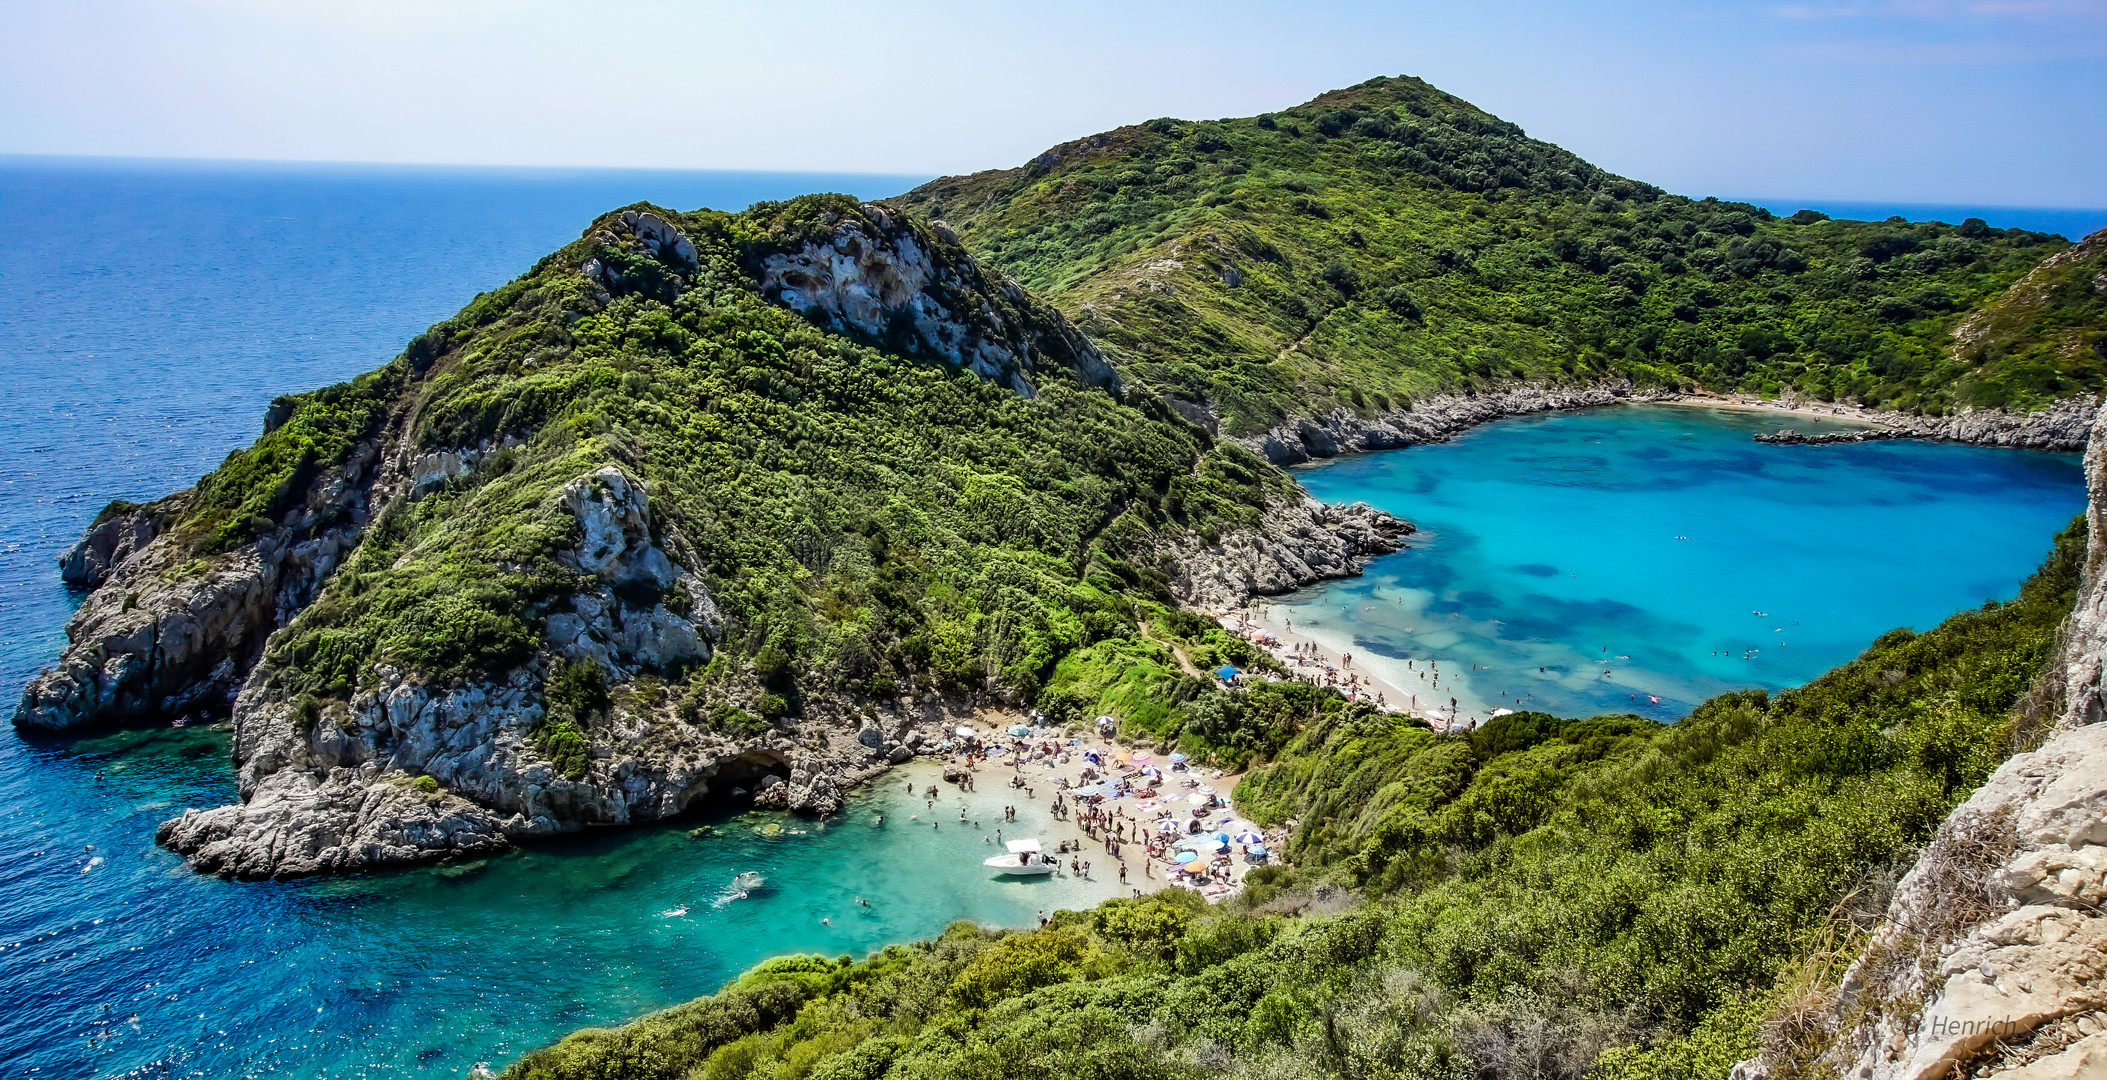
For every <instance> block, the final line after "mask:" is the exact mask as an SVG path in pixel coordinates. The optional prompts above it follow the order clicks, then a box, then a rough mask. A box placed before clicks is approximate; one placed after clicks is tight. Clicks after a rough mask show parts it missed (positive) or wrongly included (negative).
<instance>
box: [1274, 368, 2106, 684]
mask: <svg viewBox="0 0 2107 1080" xmlns="http://www.w3.org/2000/svg"><path fill="white" fill-rule="evenodd" d="M1788 425H1789V426H1791V427H1795V428H1798V429H1799V430H1802V431H1819V430H1824V429H1825V426H1826V425H1824V424H1822V422H1820V421H1817V420H1812V419H1809V418H1807V417H1804V416H1795V417H1787V418H1781V417H1779V416H1778V415H1777V414H1775V413H1769V412H1752V411H1746V410H1736V409H1717V408H1697V407H1691V406H1684V405H1620V406H1611V407H1608V408H1602V409H1592V410H1586V411H1581V412H1571V413H1557V414H1547V415H1540V416H1529V417H1517V418H1514V419H1509V420H1503V421H1500V422H1498V423H1494V424H1488V425H1485V426H1484V427H1480V428H1477V429H1474V430H1472V431H1470V432H1467V433H1465V434H1464V435H1463V436H1461V437H1460V438H1457V439H1456V440H1454V441H1452V442H1448V443H1440V444H1434V445H1429V446H1420V447H1412V448H1409V449H1405V450H1394V451H1390V452H1387V453H1380V454H1367V455H1363V456H1360V457H1352V458H1344V459H1339V460H1335V461H1332V462H1328V463H1325V464H1321V465H1316V466H1313V467H1308V468H1303V469H1299V470H1297V471H1296V476H1297V478H1298V479H1300V480H1301V481H1302V483H1303V485H1304V486H1305V487H1307V488H1308V489H1309V490H1310V491H1311V492H1312V493H1313V494H1315V495H1316V496H1317V497H1318V498H1320V499H1324V500H1326V501H1328V502H1352V501H1356V500H1363V501H1366V502H1369V503H1372V504H1374V505H1376V506H1378V507H1381V508H1383V509H1385V510H1389V511H1391V512H1393V513H1396V514H1398V515H1399V516H1401V517H1404V518H1406V519H1407V520H1410V521H1412V522H1413V523H1414V524H1416V525H1418V526H1419V527H1420V529H1421V532H1420V533H1419V534H1418V535H1416V536H1415V537H1414V538H1413V539H1412V541H1411V544H1412V546H1411V547H1410V548H1409V549H1408V550H1406V551H1402V552H1399V553H1397V554H1394V555H1389V556H1385V557H1383V558H1381V559H1378V560H1376V561H1375V562H1374V563H1373V564H1371V565H1370V566H1369V567H1368V570H1367V572H1366V573H1365V574H1364V575H1363V576H1361V577H1358V578H1349V579H1346V580H1342V581H1335V582H1328V583H1326V584H1323V585H1319V586H1317V587H1315V588H1312V589H1308V590H1305V591H1303V592H1301V593H1298V594H1296V595H1295V596H1293V597H1292V598H1288V599H1285V600H1284V601H1283V602H1280V603H1277V604H1274V605H1271V606H1272V608H1273V609H1274V611H1275V612H1276V613H1277V614H1278V615H1279V616H1281V617H1284V618H1287V619H1290V620H1292V622H1293V624H1294V628H1295V630H1296V632H1298V633H1302V634H1306V635H1308V636H1311V637H1314V638H1317V639H1318V640H1320V641H1322V642H1324V643H1325V644H1326V645H1328V646H1331V647H1333V648H1335V649H1338V650H1343V651H1348V652H1352V653H1353V654H1354V656H1355V659H1354V664H1355V666H1356V667H1366V668H1368V669H1369V670H1370V671H1371V672H1372V673H1374V674H1376V675H1378V676H1380V677H1382V678H1384V679H1386V680H1387V681H1389V682H1390V683H1391V684H1392V685H1394V686H1397V687H1400V688H1402V689H1405V690H1407V691H1416V692H1418V693H1419V694H1420V695H1421V696H1420V697H1419V699H1418V701H1417V702H1416V704H1419V705H1421V706H1432V707H1435V708H1437V709H1439V710H1442V711H1443V712H1445V711H1446V710H1447V709H1448V708H1449V707H1450V706H1449V702H1450V700H1451V699H1454V700H1455V702H1456V704H1455V710H1456V712H1455V715H1456V716H1457V718H1458V719H1465V720H1468V719H1472V718H1479V719H1482V718H1485V717H1487V716H1489V715H1490V714H1491V712H1492V710H1494V709H1501V708H1508V709H1541V710H1543V711H1546V712H1552V713H1557V714H1559V715H1563V716H1588V715H1593V714H1596V713H1604V712H1636V713H1639V714H1641V715H1644V716H1651V717H1654V718H1656V719H1661V720H1670V719H1674V718H1675V717H1678V716H1681V715H1683V714H1685V713H1687V712H1689V710H1690V708H1691V706H1693V705H1695V704H1696V703H1698V702H1699V701H1702V700H1704V699H1705V698H1707V697H1710V696H1712V695H1714V694H1718V693H1721V692H1723V691H1726V690H1732V689H1736V688H1739V687H1744V686H1761V687H1765V688H1769V689H1776V688H1778V687H1784V686H1793V685H1797V684H1799V683H1802V682H1805V681H1807V680H1808V679H1810V678H1812V677H1813V676H1815V675H1818V674H1820V673H1822V672H1823V671H1826V670H1828V669H1829V668H1831V667H1834V666H1836V665H1837V664H1840V663H1842V662H1844V661H1846V660H1849V659H1851V658H1852V657H1853V656H1856V655H1858V653H1859V651H1860V650H1862V649H1864V648H1865V647H1866V644H1867V643H1868V642H1870V641H1872V640H1873V639H1874V638H1875V637H1878V636H1879V635H1880V634H1882V633H1884V632H1886V631H1888V630H1890V629H1893V628H1895V627H1898V626H1907V627H1911V628H1913V629H1916V630H1920V631H1921V630H1928V629H1930V628H1931V627H1932V626H1933V625H1935V624H1936V623H1937V622H1938V621H1939V620H1940V619H1943V618H1945V617H1946V616H1948V615H1951V614H1953V613H1954V612H1955V611H1958V610H1960V609H1962V608H1968V607H1974V606H1977V605H1979V604H1981V603H1982V602H1983V601H1985V600H1993V599H1999V600H2001V599H2009V598H2011V597H2013V596H2015V595H2017V594H2018V588H2019V582H2020V580H2021V579H2022V578H2024V577H2025V576H2026V575H2027V574H2028V573H2029V572H2031V571H2032V570H2033V569H2034V567H2035V566H2037V565H2038V564H2039V563H2040V562H2041V559H2042V557H2043V556H2045V555H2046V554H2047V553H2048V548H2049V543H2050V540H2051V537H2052V536H2053V534H2054V533H2055V532H2056V530H2058V529H2060V528H2062V527H2063V526H2064V525H2066V524H2068V523H2069V522H2070V520H2071V518H2072V516H2073V515H2075V514H2077V513H2078V511H2080V510H2082V509H2083V508H2084V506H2085V489H2084V482H2083V476H2082V473H2081V471H2080V468H2079V464H2078V455H2076V454H2044V453H2037V452H2030V451H2020V450H1993V449H1987V448H1983V447H1973V446H1952V445H1942V444H1932V443H1920V442H1874V443H1851V444H1839V445H1832V446H1773V445H1768V444H1764V443H1758V442H1755V441H1754V440H1753V439H1751V436H1752V435H1754V434H1755V433H1757V432H1762V431H1775V430H1777V429H1778V428H1779V427H1781V426H1788ZM1408 662H1410V666H1409V667H1408V666H1407V663H1408ZM1430 663H1431V664H1433V665H1435V667H1436V669H1438V671H1439V672H1440V674H1441V684H1440V689H1439V690H1438V691H1437V690H1435V689H1434V687H1433V683H1432V680H1431V679H1430V678H1429V677H1428V670H1429V669H1428V665H1429V664H1430Z"/></svg>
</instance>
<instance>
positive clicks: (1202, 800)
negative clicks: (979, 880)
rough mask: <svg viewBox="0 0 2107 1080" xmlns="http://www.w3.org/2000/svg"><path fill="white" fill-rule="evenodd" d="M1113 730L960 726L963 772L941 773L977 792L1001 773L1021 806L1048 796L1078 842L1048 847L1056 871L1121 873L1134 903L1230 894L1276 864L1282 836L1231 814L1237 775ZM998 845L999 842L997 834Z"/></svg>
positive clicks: (1101, 726) (1110, 724)
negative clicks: (1168, 895)
mask: <svg viewBox="0 0 2107 1080" xmlns="http://www.w3.org/2000/svg"><path fill="white" fill-rule="evenodd" d="M1035 719H1037V718H1036V717H1035ZM1116 727H1117V725H1116V723H1115V722H1114V721H1113V720H1112V718H1111V717H1108V716H1107V717H1099V718H1098V722H1097V725H1096V728H1097V730H1096V735H1097V738H1096V739H1094V740H1091V739H1086V738H1084V737H1082V736H1080V735H1076V734H1072V733H1070V732H1069V731H1067V730H1064V729H1059V728H1053V727H1049V726H1046V725H1044V724H1039V725H1026V724H1018V725H1015V726H1013V727H1011V728H1009V729H1007V730H1006V731H1004V732H1002V733H999V734H988V733H983V732H979V731H976V730H974V729H972V728H964V727H962V728H960V729H959V730H958V732H957V733H956V734H957V737H956V738H955V739H954V740H953V743H952V747H951V750H952V753H953V755H954V756H955V758H956V759H957V763H958V765H959V766H961V769H960V771H959V772H958V773H956V774H953V773H952V772H951V771H950V770H947V778H951V779H954V780H955V782H957V783H959V784H961V786H964V787H968V788H977V787H978V785H979V783H980V781H981V779H982V778H983V776H984V775H985V774H986V772H988V771H998V772H999V771H1007V772H1008V773H1009V776H1008V777H1007V779H1005V780H1004V781H1003V782H1004V783H1006V784H1007V785H1008V786H1009V787H1010V788H1012V789H1014V790H1016V791H1019V792H1021V793H1022V794H1023V796H1024V797H1025V798H1028V799H1037V798H1039V797H1040V789H1041V788H1044V789H1046V791H1047V793H1048V794H1050V795H1051V796H1052V799H1053V808H1052V809H1053V817H1054V819H1055V820H1057V821H1061V822H1066V823H1068V824H1069V825H1070V826H1071V828H1072V830H1073V831H1074V832H1075V833H1076V834H1079V835H1076V836H1074V837H1073V838H1070V839H1057V840H1056V841H1055V842H1054V844H1053V845H1052V846H1051V847H1050V848H1048V849H1047V852H1046V853H1047V855H1049V856H1050V857H1052V858H1054V859H1055V860H1056V861H1057V863H1058V865H1059V867H1060V871H1059V872H1064V873H1069V874H1074V875H1077V876H1080V877H1093V876H1096V874H1098V873H1113V874H1117V875H1118V876H1119V880H1120V882H1121V883H1123V884H1125V885H1126V886H1128V887H1129V888H1130V889H1131V890H1133V891H1134V892H1135V893H1136V895H1139V894H1141V893H1143V892H1152V891H1154V890H1156V889H1158V888H1163V887H1166V886H1179V887H1183V888H1189V889H1195V890H1198V891H1199V892H1200V893H1202V894H1203V895H1205V896H1207V897H1208V898H1209V899H1210V900H1218V899H1221V898H1223V897H1226V896H1229V895H1231V894H1233V893H1234V892H1235V891H1236V889H1237V888H1238V887H1239V885H1240V883H1241V881H1242V879H1243V875H1244V872H1245V871H1246V870H1247V869H1249V868H1250V867H1253V866H1259V865H1263V864H1264V863H1266V862H1267V861H1268V860H1269V859H1271V858H1272V849H1273V848H1274V847H1276V846H1277V845H1278V844H1279V843H1280V842H1281V841H1282V840H1284V839H1285V834H1284V832H1282V831H1281V830H1265V829H1261V828H1259V827H1258V826H1257V825H1256V824H1254V823H1252V822H1250V821H1247V820H1244V819H1242V818H1240V817H1239V816H1238V815H1237V814H1236V811H1235V807H1234V806H1233V805H1232V804H1231V802H1230V799H1229V796H1228V792H1229V791H1230V790H1231V789H1232V788H1234V786H1235V784H1236V781H1237V780H1238V779H1240V778H1241V776H1240V774H1236V773H1227V772H1225V771H1223V770H1222V769H1220V768H1217V767H1214V766H1213V765H1211V764H1208V763H1205V762H1197V761H1192V760H1189V759H1188V758H1187V757H1186V755H1184V754H1181V753H1175V752H1173V753H1169V754H1163V755H1160V756H1159V755H1157V754H1154V753H1152V752H1151V751H1150V750H1148V749H1142V748H1132V747H1125V746H1121V745H1120V744H1119V742H1118V741H1117V740H1116V739H1115V738H1114V734H1115V731H1116ZM1004 819H1005V820H1006V821H1007V820H1014V815H1013V814H1012V813H1010V812H1007V811H1006V812H1005V814H1004ZM994 839H995V840H996V841H998V842H1000V841H1001V839H1002V836H1001V833H1000V832H999V831H998V832H997V833H996V834H994ZM1100 855H1101V856H1102V858H1104V859H1106V860H1108V862H1107V863H1106V864H1104V865H1103V869H1102V870H1099V869H1097V868H1094V867H1093V866H1092V863H1093V862H1094V861H1096V858H1097V857H1099V856H1100ZM1086 856H1087V857H1086Z"/></svg>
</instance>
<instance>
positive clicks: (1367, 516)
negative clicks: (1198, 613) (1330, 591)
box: [1169, 496, 1414, 611]
mask: <svg viewBox="0 0 2107 1080" xmlns="http://www.w3.org/2000/svg"><path fill="white" fill-rule="evenodd" d="M1413 531H1414V530H1413V527H1412V525H1411V523H1410V522H1407V521H1404V520H1403V519H1401V518H1397V517H1394V516H1392V515H1390V514H1387V513H1385V512H1383V511H1381V510H1378V509H1376V508H1375V507H1372V506H1370V505H1368V504H1367V503H1352V504H1349V505H1345V506H1333V505H1329V504H1326V503H1321V502H1318V501H1317V500H1315V499H1312V498H1309V497H1307V496H1304V497H1303V498H1301V499H1290V498H1278V499H1275V500H1273V501H1272V502H1271V503H1270V504H1269V505H1268V506H1267V507H1266V516H1265V523H1264V525H1263V527H1261V528H1257V529H1237V530H1234V531H1231V532H1227V533H1224V534H1222V535H1221V536H1220V537H1219V538H1218V539H1216V540H1214V541H1211V542H1210V541H1209V540H1208V539H1207V538H1206V537H1204V536H1199V535H1193V534H1187V535H1186V536H1184V537H1182V538H1181V539H1180V540H1179V541H1177V542H1176V543H1174V544H1173V545H1172V546H1171V548H1170V551H1169V561H1170V562H1171V563H1172V564H1173V565H1175V566H1176V567H1177V570H1178V574H1177V576H1176V577H1175V578H1173V579H1172V581H1171V591H1172V593H1173V595H1175V596H1176V597H1177V598H1178V600H1179V601H1180V602H1181V603H1183V604H1186V605H1188V606H1191V607H1196V608H1200V609H1202V610H1207V611H1225V610H1228V609H1230V608H1234V607H1238V606H1241V605H1242V604H1243V603H1244V602H1245V601H1246V600H1249V599H1250V598H1251V597H1253V596H1278V595H1280V594H1282V593H1285V592H1291V591H1293V590H1295V589H1299V588H1302V587H1303V586H1305V585H1313V584H1315V583H1317V582H1319V581H1323V580H1325V579H1327V578H1342V577H1352V576H1354V575H1357V574H1359V573H1360V572H1361V568H1362V567H1364V566H1366V565H1367V563H1368V560H1370V559H1373V558H1375V557H1376V556H1378V555H1387V554H1389V553H1391V552H1393V551H1398V550H1400V549H1402V548H1404V547H1405V538H1406V537H1408V536H1410V535H1412V533H1413Z"/></svg>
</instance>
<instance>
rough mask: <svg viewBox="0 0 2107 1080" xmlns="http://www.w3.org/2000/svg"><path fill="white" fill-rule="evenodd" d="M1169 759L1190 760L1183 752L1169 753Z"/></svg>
mask: <svg viewBox="0 0 2107 1080" xmlns="http://www.w3.org/2000/svg"><path fill="white" fill-rule="evenodd" d="M1171 760H1172V761H1187V760H1190V759H1188V758H1187V757H1186V756H1185V755H1184V754H1172V755H1171Z"/></svg>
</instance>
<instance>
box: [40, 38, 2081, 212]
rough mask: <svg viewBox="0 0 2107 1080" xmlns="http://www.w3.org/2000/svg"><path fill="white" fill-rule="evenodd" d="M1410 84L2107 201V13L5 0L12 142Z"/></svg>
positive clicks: (1843, 176)
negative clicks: (1409, 77)
mask: <svg viewBox="0 0 2107 1080" xmlns="http://www.w3.org/2000/svg"><path fill="white" fill-rule="evenodd" d="M1399 73H1404V74H1413V75H1419V76H1421V77H1423V78H1426V79H1428V80H1429V81H1431V82H1433V83H1434V84H1435V85H1437V86H1440V87H1442V88H1443V89H1446V90H1448V91H1450V92H1452V93H1455V94H1458V95H1461V96H1462V97H1465V98H1468V99H1470V100H1471V101H1473V102H1475V103H1477V104H1478V105H1480V106H1482V107H1484V108H1487V109H1490V110H1491V111H1493V112H1496V113H1498V114H1500V115H1501V116H1504V117H1506V118H1507V119H1509V120H1512V121H1514V122H1516V123H1519V124H1521V125H1522V126H1523V127H1524V128H1526V129H1528V131H1529V132H1530V133H1531V134H1533V135H1536V136H1538V137H1540V138H1546V139H1550V140H1552V141H1555V142H1558V143H1561V144H1563V145H1565V146H1566V147H1568V148H1570V149H1572V150H1574V151H1576V152H1578V153H1580V154H1582V155H1583V156H1585V157H1587V158H1589V159H1591V160H1593V161H1595V162H1597V163H1598V164H1600V165H1602V166H1604V167H1606V168H1609V169H1612V170H1615V171H1617V172H1620V173H1624V174H1626V175H1629V176H1633V177H1637V178H1640V179H1643V180H1648V181H1651V182H1654V183H1657V184H1660V185H1662V186H1664V187H1667V188H1669V189H1670V190H1673V191H1679V192H1684V193H1688V194H1697V195H1702V194H1725V195H1779V196H1808V197H1823V198H1829V199H1868V200H1874V199H1881V200H1907V201H1927V202H1933V201H1949V202H1974V203H1990V204H2015V205H2084V206H2099V205H2107V0H1988V2H1981V3H1969V2H1947V0H1897V2H1880V0H1868V2H1862V3H1821V2H1817V3H1790V4H1762V3H1755V4H1731V3H1729V4H1702V3H1686V2H1676V0H1642V2H1633V3H1624V4H1615V5H1610V4H1603V5H1587V6H1583V5H1575V4H1555V3H1528V2H1478V3H1455V2H1453V0H1452V2H1446V3H1398V2H1392V3H1298V4H1284V3H1283V4H1257V3H1241V2H1233V0H1231V2H1221V0H1218V2H1214V3H1204V4H1202V3H1156V4H1150V3H1136V2H1131V0H1130V2H1124V3H1100V2H1096V0H1087V2H1076V0H1063V2H1059V3H1037V4H1029V5H1026V4H1003V3H999V2H992V3H991V2H983V3H963V2H958V3H952V2H943V0H908V2H901V3H893V4H876V3H846V2H823V0H822V2H804V0H773V2H768V3H750V4H731V3H705V2H676V0H598V2H592V3H587V2H560V0H366V2H359V0H49V2H46V0H0V152H17V153H57V154H121V155H149V156H180V157H244V158H289V159H321V160H349V161H402V162H456V163H486V164H575V165H591V164H600V165H630V166H667V167H693V168H745V169H814V170H819V169H824V170H839V171H872V172H901V173H940V172H964V171H971V170H975V169H984V168H995V167H1004V166H1009V165H1013V164H1016V163H1019V162H1021V161H1023V160H1024V159H1025V158H1027V157H1028V156H1030V155H1031V154H1033V153H1036V152H1037V151H1039V150H1041V149H1043V148H1045V147H1046V146H1048V145H1051V144H1053V143H1056V142H1060V141H1063V140H1066V139H1069V138H1073V137H1075V136H1078V135H1083V134H1088V133H1090V132H1094V131H1100V130H1103V129H1106V128H1109V127H1114V126H1117V125H1119V124H1122V123H1132V122H1136V121H1139V120H1145V119H1148V118H1150V117H1156V116H1178V117H1186V118H1204V117H1217V116H1242V115H1249V114H1251V113H1255V112H1261V111H1265V110H1269V109H1279V108H1284V107H1286V106H1289V105H1293V104H1295V103H1297V102H1300V101H1303V100H1306V99H1308V98H1309V97H1311V96H1313V95H1314V94H1316V93H1318V92H1319V91H1322V90H1325V89H1328V88H1331V87H1336V86H1344V85H1349V84H1352V83H1355V82H1358V81H1360V80H1362V79H1364V78H1367V77H1369V76H1371V75H1379V74H1399Z"/></svg>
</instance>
